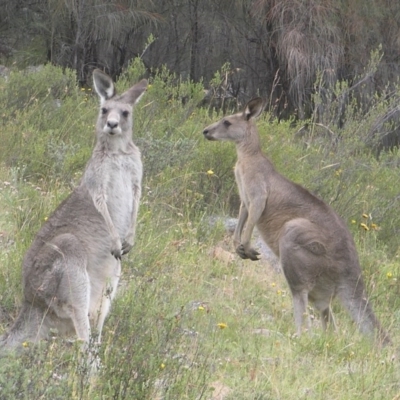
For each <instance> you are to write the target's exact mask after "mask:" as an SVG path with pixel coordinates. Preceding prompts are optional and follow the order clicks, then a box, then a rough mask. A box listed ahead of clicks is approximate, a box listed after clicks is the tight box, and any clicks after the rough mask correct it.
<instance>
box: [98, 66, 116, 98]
mask: <svg viewBox="0 0 400 400" xmlns="http://www.w3.org/2000/svg"><path fill="white" fill-rule="evenodd" d="M93 84H94V88H95V89H96V92H97V94H98V95H99V96H100V102H101V103H102V104H103V103H104V102H105V101H106V100H108V99H111V97H114V96H115V93H116V91H115V86H114V82H113V80H112V79H111V78H110V77H109V76H108V75H107V74H105V73H104V72H103V71H100V70H99V69H95V70H94V71H93Z"/></svg>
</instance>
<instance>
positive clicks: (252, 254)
mask: <svg viewBox="0 0 400 400" xmlns="http://www.w3.org/2000/svg"><path fill="white" fill-rule="evenodd" d="M236 253H238V254H239V256H240V257H241V258H243V259H244V260H246V259H250V260H252V261H258V260H259V259H260V258H259V256H260V253H259V252H258V251H256V250H254V249H252V248H251V247H250V248H249V249H245V247H244V246H243V245H242V244H241V245H239V246H238V247H236Z"/></svg>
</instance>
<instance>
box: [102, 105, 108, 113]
mask: <svg viewBox="0 0 400 400" xmlns="http://www.w3.org/2000/svg"><path fill="white" fill-rule="evenodd" d="M107 111H108V110H107V108H105V107H103V108H102V109H101V113H102V114H103V115H104V114H107Z"/></svg>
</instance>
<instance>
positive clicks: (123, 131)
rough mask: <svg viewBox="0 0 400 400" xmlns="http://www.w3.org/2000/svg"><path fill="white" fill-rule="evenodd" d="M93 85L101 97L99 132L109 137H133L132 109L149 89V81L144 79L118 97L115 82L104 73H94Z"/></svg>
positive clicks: (97, 71)
mask: <svg viewBox="0 0 400 400" xmlns="http://www.w3.org/2000/svg"><path fill="white" fill-rule="evenodd" d="M93 83H94V88H95V90H96V92H97V94H98V95H99V97H100V113H99V117H98V119H97V132H98V134H99V135H102V134H106V135H107V136H108V137H120V136H125V135H129V136H130V135H131V132H132V121H133V118H132V109H133V106H134V105H135V104H136V103H137V102H138V101H139V99H140V98H141V96H142V95H143V93H144V92H145V90H146V88H147V80H146V79H142V80H141V81H140V82H138V83H137V84H136V85H134V86H132V87H131V88H130V89H128V90H127V91H126V92H124V93H122V94H121V95H117V93H116V90H115V85H114V82H113V80H112V79H111V78H110V77H109V76H108V75H107V74H105V73H104V72H102V71H100V70H99V69H96V70H94V71H93Z"/></svg>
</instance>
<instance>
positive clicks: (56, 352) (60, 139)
mask: <svg viewBox="0 0 400 400" xmlns="http://www.w3.org/2000/svg"><path fill="white" fill-rule="evenodd" d="M46 68H49V69H48V70H47V69H46V70H45V72H42V73H38V75H37V76H36V77H35V78H34V81H35V85H31V86H29V85H27V83H26V82H25V79H26V78H25V77H24V76H23V75H21V76H17V75H16V76H14V78H13V79H14V80H13V81H12V82H13V85H12V86H10V87H9V86H8V83H6V82H2V83H0V86H2V89H3V90H2V94H1V95H0V102H1V104H2V105H3V110H4V113H5V114H7V116H9V117H10V118H11V119H12V123H9V124H7V126H6V127H5V129H4V131H2V143H0V146H2V148H1V151H0V162H1V168H0V204H1V213H0V233H1V237H0V238H1V240H0V248H1V251H0V264H1V266H2V267H1V270H0V305H1V311H2V317H3V318H2V319H1V320H0V327H1V331H3V330H5V329H6V328H7V326H9V324H10V323H11V321H12V319H13V318H15V316H16V315H17V313H18V309H19V305H20V302H21V298H22V287H21V263H22V258H23V256H24V253H25V251H26V249H27V248H28V247H29V245H30V243H31V241H32V239H33V237H34V235H35V234H36V232H37V230H38V229H39V227H40V225H41V224H42V223H43V221H44V220H45V218H46V217H47V216H48V215H49V214H50V213H51V211H52V210H54V208H55V207H57V205H58V204H59V203H60V202H61V200H62V199H63V198H64V197H65V196H66V195H67V194H68V193H69V192H70V190H71V189H72V187H73V186H74V185H75V184H76V182H77V181H78V179H79V176H80V174H81V172H82V169H83V167H84V164H85V162H86V160H87V158H88V157H89V155H90V151H91V145H92V143H93V123H94V119H95V115H96V110H97V107H98V101H97V98H95V97H94V96H92V95H91V94H90V92H89V91H85V92H83V91H79V90H75V88H74V86H73V84H72V83H71V82H70V81H68V79H73V77H70V76H69V75H67V76H66V77H64V76H63V75H62V76H61V75H59V78H58V79H61V81H62V84H63V85H64V87H68V88H69V89H68V93H67V94H66V95H65V96H64V97H63V99H62V101H63V103H62V105H61V107H60V108H58V109H57V110H56V111H55V113H54V114H53V115H52V118H50V117H49V116H48V117H46V118H45V116H46V112H47V111H46V107H47V105H48V104H49V101H50V104H51V100H52V99H53V97H51V96H50V95H49V96H48V95H47V93H48V91H47V90H46V87H47V86H48V85H50V84H51V85H53V87H55V89H52V90H53V91H54V93H56V94H60V92H59V91H58V92H57V88H58V86H57V82H58V81H57V79H54V80H52V81H49V76H53V75H54V76H58V75H57V74H59V73H60V72H59V71H58V70H57V69H56V68H54V67H46ZM51 68H54V71H53V70H52V69H51ZM140 68H141V67H140V64H137V63H135V64H134V65H133V66H132V67H131V69H129V70H128V71H126V73H125V75H124V76H123V77H122V78H121V80H120V82H119V86H120V87H121V89H122V88H123V87H126V86H128V85H129V84H130V83H131V79H133V80H136V79H138V78H139V75H140V71H141V70H140ZM29 79H31V78H29ZM65 80H67V82H66V81H65ZM68 82H69V83H68ZM151 84H152V86H151V87H150V88H149V90H148V93H147V94H146V97H144V98H143V99H142V101H141V102H140V103H139V104H138V106H137V109H136V114H135V115H136V121H135V125H136V128H135V133H134V136H135V141H136V143H138V144H139V146H140V147H141V150H142V154H143V160H144V168H145V179H144V182H143V199H142V204H141V209H140V215H139V222H138V228H137V237H136V243H135V247H134V249H133V250H132V251H131V253H130V254H129V255H128V256H127V257H126V258H125V259H124V260H123V274H122V278H121V285H120V289H119V292H118V295H117V298H116V299H115V302H114V303H113V306H112V310H111V312H110V315H109V317H108V318H107V320H106V323H105V326H104V330H103V341H102V346H101V348H100V351H99V356H100V359H101V364H102V366H101V368H100V370H99V371H98V373H97V374H96V375H95V376H92V377H89V376H88V374H87V370H86V368H85V364H83V363H82V359H81V357H80V355H79V349H78V346H77V344H71V343H69V342H68V341H66V340H63V339H60V338H54V339H53V340H51V341H49V342H45V343H42V344H41V345H40V346H37V347H32V346H31V345H28V346H27V347H23V346H22V344H21V350H22V352H21V354H19V355H15V354H10V355H9V356H7V357H5V358H2V359H0V399H14V398H15V399H29V400H30V399H52V400H53V399H90V400H92V399H171V400H176V399H193V400H198V399H214V400H217V399H219V400H222V399H224V400H233V399H244V400H247V399H249V400H250V399H251V400H264V399H284V400H287V399H296V400H297V399H321V400H322V399H324V400H326V399H330V400H336V399H337V400H339V399H340V400H343V399H398V398H399V396H400V384H399V382H400V372H399V371H400V369H399V360H398V352H397V348H398V346H399V335H398V331H399V329H398V328H399V325H400V311H399V310H400V307H399V305H400V300H399V299H400V296H399V291H400V288H399V279H400V271H399V259H398V258H399V256H400V253H399V248H398V240H397V236H396V233H397V231H398V229H399V228H398V227H399V226H400V217H399V215H398V212H397V211H396V210H397V209H398V207H397V208H396V206H397V201H398V200H397V196H398V185H397V182H398V171H397V168H398V167H397V165H398V161H399V156H398V154H397V153H396V152H393V153H391V154H387V155H384V156H383V157H382V158H381V159H380V160H379V161H376V159H374V158H373V157H372V156H371V155H369V154H368V151H365V149H364V150H363V151H354V146H353V147H352V146H349V145H348V144H346V142H345V140H344V142H343V143H342V144H339V145H337V146H336V147H335V148H333V147H332V146H330V143H329V141H327V139H326V138H322V137H316V138H314V139H313V140H311V141H310V143H309V144H308V145H307V146H304V141H294V140H293V134H294V132H295V131H296V130H297V127H296V126H292V124H290V123H289V122H288V123H286V122H283V123H278V122H276V121H269V120H268V119H267V116H266V118H265V119H264V118H261V119H260V121H259V122H258V126H259V129H260V135H261V138H262V143H263V148H264V150H265V152H266V153H267V154H268V155H269V156H270V158H271V159H272V160H273V162H274V163H275V165H276V167H277V168H278V170H280V171H281V172H282V173H284V174H285V175H286V176H288V177H289V178H291V179H293V180H295V181H297V182H299V183H301V184H303V185H305V186H306V187H308V188H310V189H312V190H313V191H315V192H316V193H317V194H319V195H321V196H322V197H323V198H324V199H325V200H326V201H328V202H329V203H331V204H332V206H333V207H334V208H335V209H336V210H337V211H338V212H339V214H340V215H342V216H343V218H344V219H345V220H346V222H348V225H349V228H350V229H351V231H352V233H353V235H354V237H355V240H356V244H357V248H358V251H359V256H360V260H361V263H362V267H363V270H364V277H365V281H366V285H367V290H368V292H369V294H370V297H371V300H372V302H373V306H374V309H375V312H376V314H377V316H378V318H379V319H380V320H381V323H382V325H383V326H384V327H385V328H387V329H388V330H389V331H390V334H391V337H392V340H393V346H390V347H387V348H384V349H378V348H375V347H374V346H373V345H372V343H371V342H370V341H369V340H368V339H366V338H364V337H362V336H361V335H360V334H359V333H358V331H357V329H356V327H355V326H354V324H353V323H352V322H351V320H350V318H349V317H348V315H347V314H346V312H345V311H344V310H343V308H342V307H341V306H340V305H339V304H337V303H334V314H335V318H336V322H337V325H338V331H337V332H336V333H327V334H323V332H322V330H321V328H320V324H319V320H318V315H314V311H313V310H312V309H310V313H311V315H313V316H314V318H313V330H312V333H311V334H310V335H307V334H305V335H303V336H302V337H300V338H296V337H295V336H294V335H293V334H294V332H295V329H294V321H293V314H292V301H291V296H290V292H289V290H288V287H287V284H286V282H285V280H284V278H283V276H282V275H281V274H278V273H276V272H275V271H274V269H273V268H272V267H271V266H270V265H269V264H268V263H267V262H266V261H265V260H264V261H260V262H251V261H243V260H240V259H239V258H238V257H236V256H235V257H234V260H233V261H232V262H230V263H225V262H223V261H222V260H220V259H218V258H217V257H214V256H213V249H214V248H215V247H216V246H219V247H223V248H224V249H225V250H227V251H231V252H232V250H233V249H232V244H231V238H230V237H229V236H228V235H227V234H226V232H225V231H224V228H223V227H222V226H221V225H220V224H217V225H216V226H211V224H210V222H209V218H210V217H211V216H215V215H231V216H236V214H237V210H238V195H237V191H236V186H235V183H234V178H233V171H232V168H233V164H234V162H235V151H234V148H233V146H231V145H230V144H228V143H209V142H207V141H205V140H204V139H203V138H202V133H201V132H202V129H203V127H204V126H206V125H207V124H209V123H210V122H211V121H213V120H215V119H216V118H218V115H217V113H216V112H209V110H205V109H197V108H195V104H196V102H197V101H198V99H199V98H200V94H201V88H200V87H199V86H198V85H194V84H191V83H190V82H181V81H179V79H177V78H176V77H173V76H170V75H168V73H167V71H161V72H160V73H159V74H158V75H157V76H156V77H154V78H153V79H152V81H151ZM19 86H21V87H22V88H25V89H24V90H28V89H27V88H29V87H32V88H34V89H35V90H36V92H35V93H38V94H37V95H35V96H37V99H38V101H37V102H33V103H32V104H28V105H26V102H25V101H24V96H23V95H21V97H18V102H13V103H10V98H11V94H10V93H9V92H8V91H11V90H14V91H15V90H17V88H18V87H19ZM22 93H25V92H22ZM50 93H53V92H52V91H50ZM188 93H189V94H190V96H189V98H190V101H188V102H186V103H185V104H183V103H182V102H181V96H186V95H188ZM2 96H3V97H2ZM29 96H32V94H31V93H29ZM21 104H23V107H20V108H19V105H21ZM41 110H42V111H41ZM43 110H44V111H43ZM41 112H43V113H44V114H43V113H42V114H40V113H41ZM38 113H39V114H40V117H38ZM46 125H47V128H46ZM294 125H295V124H294ZM3 132H4V133H3ZM3 135H4V136H3ZM344 136H345V135H344ZM3 138H4V140H3ZM352 140H353V139H352ZM360 141H361V139H360ZM352 143H353V142H352ZM360 146H361V145H360ZM360 148H361V147H360ZM350 152H351V156H350ZM209 170H212V171H213V174H207V171H209ZM364 213H366V214H368V216H367V218H365V217H363V214H364ZM361 223H365V224H366V225H367V226H368V227H369V228H370V229H369V230H368V231H367V230H365V229H364V228H363V227H362V226H361V225H360V224H361ZM372 224H375V225H376V226H375V227H374V228H373V227H372ZM232 253H233V252H232Z"/></svg>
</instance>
